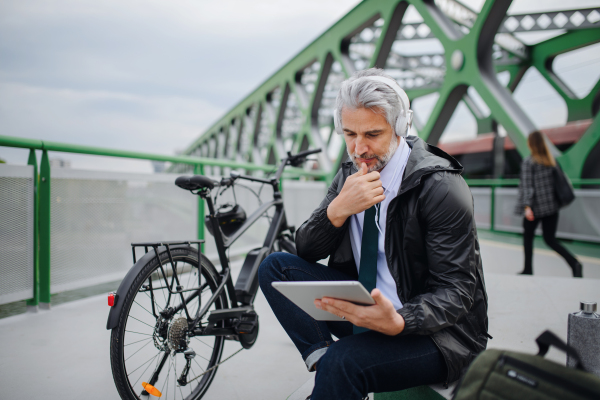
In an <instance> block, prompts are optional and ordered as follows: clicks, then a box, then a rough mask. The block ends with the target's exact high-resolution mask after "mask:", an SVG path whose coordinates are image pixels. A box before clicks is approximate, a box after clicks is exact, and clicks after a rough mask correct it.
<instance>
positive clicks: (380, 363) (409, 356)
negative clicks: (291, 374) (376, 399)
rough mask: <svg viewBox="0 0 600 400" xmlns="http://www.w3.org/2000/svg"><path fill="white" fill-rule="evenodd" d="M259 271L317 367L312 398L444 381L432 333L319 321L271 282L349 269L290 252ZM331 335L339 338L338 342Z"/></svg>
mask: <svg viewBox="0 0 600 400" xmlns="http://www.w3.org/2000/svg"><path fill="white" fill-rule="evenodd" d="M258 274H259V282H260V287H261V289H262V291H263V293H264V295H265V297H266V298H267V301H268V302H269V304H270V305H271V309H272V310H273V312H274V313H275V316H276V317H277V319H278V320H279V323H280V324H281V326H282V327H283V329H285V331H286V332H287V334H288V335H289V337H290V339H292V342H294V344H295V345H296V348H297V349H298V351H299V352H300V354H301V355H302V358H303V359H304V362H305V363H306V365H307V367H308V369H309V371H310V370H312V369H313V367H316V370H317V375H316V377H315V388H314V390H313V394H312V397H311V400H319V399H361V398H362V397H364V396H366V395H367V394H368V393H380V392H393V391H397V390H402V389H407V388H410V387H415V386H421V385H427V384H432V383H440V382H443V381H445V379H446V375H447V369H446V364H445V361H444V358H443V356H442V354H441V352H440V350H439V349H438V348H437V346H436V344H435V343H434V342H433V340H432V339H431V338H430V337H429V336H424V335H406V336H388V335H384V334H382V333H379V332H374V331H367V332H363V333H360V334H357V335H353V334H352V324H351V323H350V322H346V321H341V322H333V321H329V322H325V321H316V320H315V319H313V318H312V317H311V316H309V315H308V314H306V313H305V312H304V311H302V310H301V309H300V308H299V307H297V306H296V305H295V304H294V303H292V302H291V301H290V300H288V299H287V298H286V297H285V296H283V295H282V294H281V293H280V292H279V291H278V290H277V289H275V288H273V287H272V286H271V283H272V282H277V281H342V280H352V278H350V277H349V276H347V275H346V274H344V273H342V272H340V271H337V270H334V269H332V268H328V267H326V266H324V265H321V264H318V263H309V262H307V261H305V260H303V259H302V258H300V257H297V256H294V255H291V254H287V253H274V254H271V255H270V256H268V257H267V258H266V259H265V260H264V261H263V262H262V264H261V265H260V269H259V272H258ZM332 334H333V335H334V336H336V337H337V338H338V339H339V340H337V341H334V340H333V338H332Z"/></svg>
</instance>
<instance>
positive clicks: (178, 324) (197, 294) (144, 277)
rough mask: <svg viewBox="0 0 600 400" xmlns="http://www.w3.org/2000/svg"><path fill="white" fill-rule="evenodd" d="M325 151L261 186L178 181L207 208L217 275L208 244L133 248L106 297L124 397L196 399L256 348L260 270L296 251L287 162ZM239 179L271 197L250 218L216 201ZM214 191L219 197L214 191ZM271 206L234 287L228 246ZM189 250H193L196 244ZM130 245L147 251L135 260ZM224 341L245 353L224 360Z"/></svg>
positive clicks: (191, 179)
mask: <svg viewBox="0 0 600 400" xmlns="http://www.w3.org/2000/svg"><path fill="white" fill-rule="evenodd" d="M320 151H321V149H317V150H309V151H304V152H301V153H298V154H296V155H291V153H289V152H288V154H287V157H286V158H284V159H283V160H282V163H281V164H280V165H279V167H278V169H277V172H276V174H275V176H274V177H273V178H271V179H264V178H258V177H252V176H245V175H240V174H239V173H237V172H231V174H230V176H229V177H228V178H225V177H224V178H222V179H221V181H214V180H212V179H211V178H209V177H206V176H202V175H196V176H192V177H188V176H182V177H179V178H177V179H176V181H175V184H176V185H177V186H179V187H180V188H182V189H185V190H189V191H190V192H191V193H192V194H195V195H198V196H200V197H201V198H202V199H204V200H205V201H206V204H207V206H208V210H209V214H208V215H207V217H206V223H207V228H209V232H210V233H211V234H212V236H213V238H214V240H215V244H216V247H217V253H218V256H219V261H220V264H221V271H220V272H217V269H216V268H215V267H214V266H213V264H212V263H211V262H210V261H209V260H208V259H207V258H206V257H205V256H204V255H203V254H202V252H201V244H202V243H203V242H204V240H190V241H173V242H157V243H132V244H131V246H132V253H133V263H134V265H133V267H132V268H131V269H130V270H129V272H128V273H127V275H126V276H125V278H124V279H123V281H122V282H121V284H120V285H119V288H118V289H117V291H116V293H111V294H109V305H111V310H110V313H109V316H108V321H107V329H110V330H112V332H111V339H110V359H111V369H112V373H113V378H114V381H115V385H116V386H117V390H118V392H119V395H120V396H121V398H122V399H124V400H133V399H142V398H149V396H150V395H152V396H156V397H161V396H162V395H163V394H164V395H165V397H167V398H169V396H171V394H172V395H173V398H176V399H177V398H181V399H186V400H195V399H200V398H202V396H204V394H205V393H206V391H207V390H208V388H209V386H210V384H211V383H212V381H213V379H214V377H215V374H216V372H217V369H218V367H219V365H221V364H222V363H223V362H225V361H227V360H228V359H229V358H231V357H233V356H234V355H235V354H237V353H239V351H241V350H243V349H249V348H251V347H252V346H253V345H254V343H255V342H256V339H257V336H258V331H259V323H258V315H257V314H256V312H255V311H254V307H253V303H254V299H255V297H256V294H257V292H258V267H259V265H260V263H261V262H262V261H263V260H264V259H265V258H266V256H267V255H269V254H271V253H272V252H273V251H287V252H289V253H292V254H296V247H295V244H294V227H292V226H289V225H288V223H287V220H286V216H285V209H284V205H283V198H282V195H281V191H280V189H279V183H280V182H279V181H280V178H281V175H282V173H283V170H284V169H285V167H286V166H287V165H292V166H295V167H297V166H300V165H302V164H303V163H304V162H305V161H306V157H307V156H308V155H310V154H315V153H318V152H320ZM238 180H248V181H254V182H259V183H262V184H263V185H270V186H271V187H272V188H273V200H271V201H269V202H266V203H264V204H262V205H260V206H259V207H258V209H256V210H255V211H254V212H253V213H252V214H251V215H250V216H249V217H248V218H247V219H246V218H245V213H244V212H243V211H242V210H241V209H240V208H239V206H238V205H237V204H235V205H234V206H231V205H225V206H228V207H229V208H231V210H229V212H227V211H223V206H221V208H216V204H217V197H218V196H219V195H220V194H223V192H224V191H225V190H228V189H231V190H232V191H233V193H234V198H235V190H234V186H235V184H236V182H237V181H238ZM215 187H217V188H220V190H221V192H220V194H219V191H218V190H217V195H216V196H215V199H214V200H213V198H212V197H211V192H212V190H213V189H214V188H215ZM271 208H274V209H275V210H274V213H273V216H272V218H271V222H270V225H269V230H268V232H267V234H266V237H265V240H264V243H263V245H262V247H258V248H256V249H254V250H251V251H250V252H248V254H247V256H246V258H245V260H244V263H243V265H242V269H241V271H240V273H239V276H238V278H237V280H236V283H235V285H234V283H233V279H232V276H231V267H230V263H229V259H228V257H227V249H228V248H229V247H230V246H231V245H232V244H233V243H234V242H235V241H236V240H237V239H238V238H239V237H240V236H241V235H242V234H243V233H244V232H246V230H247V229H248V228H249V227H250V226H251V225H253V224H254V223H255V222H256V221H258V220H259V218H261V217H262V216H263V215H267V214H266V213H267V212H268V211H269V210H270V209H271ZM194 246H195V247H194ZM136 248H144V250H145V254H144V255H143V256H142V257H141V258H139V260H138V259H137V257H136ZM225 340H234V341H238V342H240V344H241V345H242V348H241V349H240V350H238V351H237V352H235V353H234V354H232V355H231V356H230V357H228V358H227V359H225V360H223V361H221V356H222V353H223V348H224V341H225Z"/></svg>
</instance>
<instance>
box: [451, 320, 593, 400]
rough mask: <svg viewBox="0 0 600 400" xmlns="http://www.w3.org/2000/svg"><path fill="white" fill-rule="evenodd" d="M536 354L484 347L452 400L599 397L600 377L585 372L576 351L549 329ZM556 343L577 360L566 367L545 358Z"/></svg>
mask: <svg viewBox="0 0 600 400" xmlns="http://www.w3.org/2000/svg"><path fill="white" fill-rule="evenodd" d="M536 342H537V344H538V347H539V353H538V354H537V355H530V354H524V353H517V352H514V351H505V350H496V349H491V350H486V351H484V352H483V353H481V354H479V356H477V358H475V360H473V362H472V363H471V365H470V366H469V368H468V370H467V372H466V374H465V375H464V376H463V378H462V381H461V382H460V383H459V384H458V386H457V389H456V392H455V394H454V397H453V399H454V400H472V399H481V400H504V399H506V400H508V399H527V400H536V399H540V400H541V399H544V400H547V399H556V400H571V399H573V400H583V399H594V400H598V399H600V378H598V377H597V376H595V375H593V374H591V373H590V372H586V371H585V370H584V369H583V367H582V365H581V362H580V361H579V360H580V358H579V355H578V354H577V352H576V351H575V350H574V349H573V348H572V347H570V346H568V345H567V344H566V343H565V342H563V341H562V340H561V339H560V338H558V337H557V336H556V335H554V334H553V333H552V332H550V331H545V332H544V333H542V334H541V335H540V336H539V337H538V338H537V339H536ZM550 346H555V347H557V348H559V349H561V350H563V351H564V352H566V353H567V354H569V355H570V356H571V357H572V358H574V359H575V360H576V361H577V366H576V367H575V368H567V367H565V366H563V365H560V364H557V363H555V362H553V361H550V360H547V359H545V358H543V357H544V355H546V353H547V352H548V349H549V347H550Z"/></svg>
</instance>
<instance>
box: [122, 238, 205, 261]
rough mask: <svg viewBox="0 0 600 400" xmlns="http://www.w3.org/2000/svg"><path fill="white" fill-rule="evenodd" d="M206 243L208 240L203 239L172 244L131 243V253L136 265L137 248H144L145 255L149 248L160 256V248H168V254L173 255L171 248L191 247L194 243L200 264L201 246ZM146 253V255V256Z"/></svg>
mask: <svg viewBox="0 0 600 400" xmlns="http://www.w3.org/2000/svg"><path fill="white" fill-rule="evenodd" d="M204 242H206V240H204V239H202V240H185V241H174V242H173V241H171V242H148V243H131V252H132V253H133V263H134V264H135V263H136V262H137V259H136V255H135V248H136V247H143V248H144V250H145V253H148V248H149V247H152V248H153V249H154V251H155V253H156V254H157V255H158V250H157V249H158V248H159V247H163V246H164V247H166V248H167V253H168V254H171V247H170V246H177V245H181V244H187V245H188V246H191V245H192V243H194V244H196V245H197V246H198V262H200V254H202V253H201V251H200V245H201V244H202V243H204ZM145 253H144V254H145Z"/></svg>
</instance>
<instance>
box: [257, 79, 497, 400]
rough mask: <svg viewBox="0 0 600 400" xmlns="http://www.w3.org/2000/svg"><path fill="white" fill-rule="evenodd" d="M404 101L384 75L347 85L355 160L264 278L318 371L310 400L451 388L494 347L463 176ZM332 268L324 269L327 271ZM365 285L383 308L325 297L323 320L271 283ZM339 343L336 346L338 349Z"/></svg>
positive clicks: (342, 130)
mask: <svg viewBox="0 0 600 400" xmlns="http://www.w3.org/2000/svg"><path fill="white" fill-rule="evenodd" d="M409 106H410V104H409V100H408V97H407V95H406V93H405V92H404V91H403V90H402V89H401V88H400V87H399V86H398V84H397V83H396V81H395V80H393V78H391V77H389V76H388V75H386V74H385V73H384V72H383V71H382V70H379V69H369V70H366V71H360V72H358V73H356V74H354V75H353V76H352V77H351V78H349V79H348V80H346V81H344V82H343V83H342V85H341V88H340V91H339V94H338V97H337V100H336V110H335V114H334V122H335V128H336V131H337V132H338V133H339V134H341V135H343V136H344V141H345V143H346V149H347V151H348V157H349V158H350V161H349V162H347V163H344V164H342V167H341V169H340V171H339V172H338V174H337V175H336V177H335V178H334V180H333V183H332V184H331V186H330V187H329V190H328V192H327V196H326V197H325V199H324V200H323V201H322V203H321V204H320V205H319V207H318V208H317V209H316V210H315V211H314V212H313V213H312V215H311V216H310V218H309V219H308V220H307V221H306V222H305V223H304V224H303V225H302V226H301V227H300V228H299V229H298V231H297V234H296V247H297V250H298V256H294V255H291V254H285V253H274V254H272V255H270V256H269V257H267V258H266V259H265V261H264V262H263V263H262V264H261V266H260V270H259V282H260V286H261V289H262V291H263V292H264V294H265V297H266V298H267V300H268V302H269V304H270V305H271V308H272V309H273V312H274V313H275V315H276V316H277V318H278V320H279V322H280V323H281V325H282V326H283V328H284V329H285V331H286V332H287V334H288V335H289V336H290V338H291V339H292V341H293V342H294V344H295V345H296V347H297V348H298V350H299V352H300V354H301V355H302V358H303V359H304V362H305V363H306V366H307V368H308V370H309V371H316V377H315V387H314V390H313V393H312V395H311V397H310V398H311V399H312V400H320V399H360V398H363V397H364V396H366V395H367V394H368V393H370V392H375V393H378V392H390V391H397V390H402V389H406V388H410V387H414V386H420V385H425V384H435V383H445V384H448V383H449V382H453V381H455V380H456V379H458V378H459V375H460V372H461V370H462V369H463V368H465V367H466V366H467V365H468V364H469V362H470V361H471V360H472V359H473V358H474V357H475V356H476V355H477V354H478V353H479V352H481V351H482V350H484V349H485V347H486V345H487V339H488V337H490V336H489V335H488V332H487V328H488V321H487V295H486V292H485V284H484V280H483V270H482V266H481V257H480V254H479V244H478V241H477V231H476V228H475V220H474V218H473V199H472V196H471V192H470V190H469V188H468V186H467V185H466V183H465V181H464V180H463V178H462V177H461V176H460V174H461V172H462V166H461V165H460V164H459V163H458V162H457V161H456V160H455V159H454V158H452V157H451V156H449V155H448V154H446V153H444V152H443V151H441V150H440V149H438V148H436V147H434V146H431V145H428V144H427V143H425V142H424V141H423V140H421V139H419V138H418V137H414V136H411V137H407V133H408V130H409V128H410V124H411V121H412V111H411V110H410V108H409ZM326 258H328V259H329V261H328V266H325V265H322V264H319V263H318V261H319V260H323V259H326ZM340 280H358V281H360V282H361V283H362V284H363V285H364V286H365V288H366V289H367V290H369V291H370V293H371V296H372V297H373V299H374V300H375V302H376V304H375V305H372V306H361V305H356V304H353V303H350V302H347V301H343V300H339V299H333V298H323V299H321V300H315V307H317V308H319V309H322V310H326V311H328V312H330V313H332V314H335V315H337V316H338V317H341V318H342V320H341V321H327V322H326V321H316V320H314V319H313V318H312V317H310V316H309V315H308V314H306V313H305V312H304V311H302V310H301V309H300V308H298V307H297V306H296V305H295V304H294V303H292V302H291V301H289V300H288V299H287V298H286V297H284V296H283V295H282V294H281V293H279V292H278V291H277V290H275V289H274V288H273V287H272V285H271V283H272V282H276V281H340ZM332 335H333V336H335V337H337V338H338V340H337V341H334V340H333V339H332Z"/></svg>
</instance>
